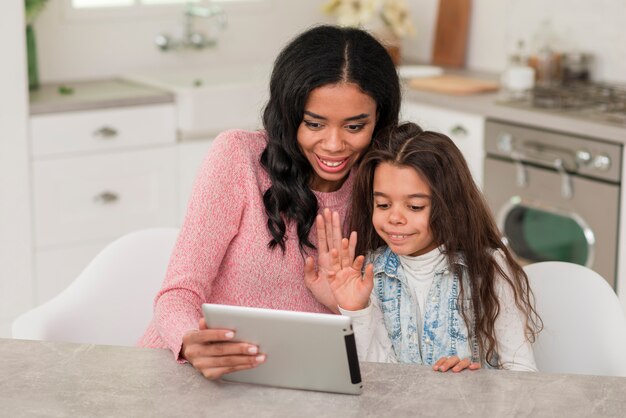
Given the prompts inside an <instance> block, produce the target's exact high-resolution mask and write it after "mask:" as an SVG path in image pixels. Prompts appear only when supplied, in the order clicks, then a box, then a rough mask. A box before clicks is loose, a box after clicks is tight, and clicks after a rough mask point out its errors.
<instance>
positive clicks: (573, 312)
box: [524, 261, 626, 376]
mask: <svg viewBox="0 0 626 418" xmlns="http://www.w3.org/2000/svg"><path fill="white" fill-rule="evenodd" d="M524 271H525V272H526V274H527V275H528V279H529V280H530V285H531V289H532V291H533V292H534V294H535V302H536V307H537V312H538V313H539V315H540V316H541V319H542V320H543V324H544V329H543V331H542V332H541V333H539V336H538V338H537V341H536V342H535V344H534V345H533V350H534V353H535V360H536V362H537V368H538V369H539V370H540V371H542V372H552V373H572V374H592V375H607V376H626V317H625V316H624V310H623V308H622V306H621V304H620V302H619V299H618V298H617V295H616V294H615V292H614V291H613V289H611V287H610V286H609V284H608V283H607V282H606V281H605V280H604V279H603V278H602V276H600V275H599V274H598V273H596V272H594V271H593V270H591V269H589V268H587V267H583V266H579V265H577V264H572V263H564V262H560V261H546V262H541V263H535V264H530V265H528V266H525V267H524Z"/></svg>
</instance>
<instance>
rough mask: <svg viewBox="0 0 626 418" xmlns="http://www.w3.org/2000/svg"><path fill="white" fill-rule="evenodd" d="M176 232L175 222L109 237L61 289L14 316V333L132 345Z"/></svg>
mask: <svg viewBox="0 0 626 418" xmlns="http://www.w3.org/2000/svg"><path fill="white" fill-rule="evenodd" d="M177 236H178V229H177V228H153V229H145V230H141V231H137V232H133V233H130V234H128V235H125V236H123V237H121V238H119V239H117V240H116V241H114V242H112V243H110V244H109V245H107V246H106V247H105V248H104V249H103V250H102V251H101V252H100V253H99V254H98V255H97V256H96V257H95V258H94V259H93V260H92V261H91V262H90V263H89V265H88V266H87V267H86V268H85V269H84V270H83V272H82V273H81V274H80V275H79V276H78V277H77V278H76V279H75V280H74V281H73V282H72V283H71V284H70V285H69V286H68V287H67V288H66V289H65V290H63V291H62V292H61V293H59V294H58V295H57V296H55V297H54V298H53V299H51V300H49V301H48V302H46V303H44V304H42V305H40V306H38V307H36V308H34V309H32V310H30V311H28V312H25V313H24V314H22V315H21V316H19V317H18V318H17V319H15V320H14V321H13V324H12V335H13V337H14V338H20V339H31V340H47V341H69V342H77V343H93V344H109V345H127V346H132V345H135V343H136V342H137V341H138V340H139V338H140V337H141V335H142V333H143V332H144V331H145V329H146V328H147V326H148V324H149V322H150V319H151V318H152V305H153V301H154V297H155V296H156V293H157V292H158V290H159V289H160V286H161V284H162V282H163V279H164V278H165V272H166V270H167V265H168V262H169V258H170V255H171V252H172V249H173V247H174V244H175V242H176V238H177Z"/></svg>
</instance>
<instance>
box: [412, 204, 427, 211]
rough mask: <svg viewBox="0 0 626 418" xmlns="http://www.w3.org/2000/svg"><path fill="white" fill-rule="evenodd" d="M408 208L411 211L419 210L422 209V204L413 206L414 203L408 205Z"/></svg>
mask: <svg viewBox="0 0 626 418" xmlns="http://www.w3.org/2000/svg"><path fill="white" fill-rule="evenodd" d="M409 209H411V210H412V211H413V212H419V211H421V210H424V206H414V205H410V206H409Z"/></svg>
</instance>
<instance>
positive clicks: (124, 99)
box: [30, 79, 174, 115]
mask: <svg viewBox="0 0 626 418" xmlns="http://www.w3.org/2000/svg"><path fill="white" fill-rule="evenodd" d="M173 102H174V95H173V94H171V93H169V92H166V91H163V90H160V89H157V88H154V87H148V86H144V85H142V84H137V83H133V82H130V81H126V80H122V79H108V80H93V81H80V82H68V83H53V84H44V85H42V86H41V87H40V88H39V89H38V90H36V91H32V92H30V114H31V115H39V114H45V113H57V112H71V111H80V110H93V109H106V108H115V107H125V106H136V105H147V104H159V103H173Z"/></svg>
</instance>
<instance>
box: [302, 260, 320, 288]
mask: <svg viewBox="0 0 626 418" xmlns="http://www.w3.org/2000/svg"><path fill="white" fill-rule="evenodd" d="M317 277H318V276H317V273H316V272H315V261H314V260H313V257H307V258H306V259H305V260H304V284H306V285H307V287H309V286H310V285H311V284H313V283H314V282H315V280H316V279H317Z"/></svg>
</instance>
